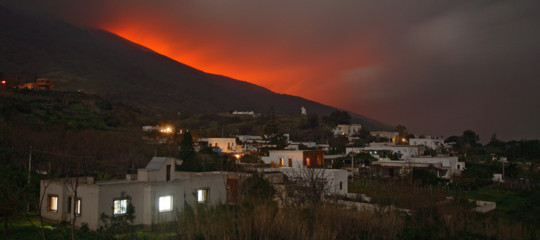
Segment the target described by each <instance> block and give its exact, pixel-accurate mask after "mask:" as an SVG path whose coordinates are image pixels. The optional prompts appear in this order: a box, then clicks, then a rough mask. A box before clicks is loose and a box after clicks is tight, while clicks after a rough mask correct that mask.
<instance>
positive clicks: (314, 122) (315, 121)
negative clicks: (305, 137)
mask: <svg viewBox="0 0 540 240" xmlns="http://www.w3.org/2000/svg"><path fill="white" fill-rule="evenodd" d="M317 127H319V115H317V114H309V115H308V116H307V119H305V122H304V123H303V124H302V126H301V128H303V129H315V128H317Z"/></svg>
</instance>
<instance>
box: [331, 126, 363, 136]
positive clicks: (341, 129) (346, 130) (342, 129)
mask: <svg viewBox="0 0 540 240" xmlns="http://www.w3.org/2000/svg"><path fill="white" fill-rule="evenodd" d="M361 129H362V125H360V124H339V125H337V126H336V127H335V128H334V136H339V135H343V136H347V137H351V136H354V135H357V134H359V133H360V130H361Z"/></svg>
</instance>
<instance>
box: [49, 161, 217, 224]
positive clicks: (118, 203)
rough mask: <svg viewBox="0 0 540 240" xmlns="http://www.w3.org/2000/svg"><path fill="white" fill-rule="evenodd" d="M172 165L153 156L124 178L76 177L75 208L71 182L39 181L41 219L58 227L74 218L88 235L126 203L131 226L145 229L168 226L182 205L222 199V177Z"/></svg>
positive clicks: (125, 206)
mask: <svg viewBox="0 0 540 240" xmlns="http://www.w3.org/2000/svg"><path fill="white" fill-rule="evenodd" d="M177 161H178V160H176V159H173V158H163V157H154V158H152V160H151V161H150V162H149V163H148V165H147V166H146V168H143V169H139V171H138V174H132V175H128V176H127V177H126V179H120V180H111V181H97V182H96V181H94V178H93V177H81V178H78V181H79V186H78V188H77V199H76V205H75V204H74V203H75V202H74V201H75V200H74V198H75V196H74V195H75V194H74V189H73V187H72V186H73V185H72V183H74V182H75V181H76V179H75V178H69V179H48V180H41V191H40V195H41V198H42V199H43V201H44V202H43V207H42V209H41V214H42V216H43V218H45V219H47V220H49V221H53V222H58V223H59V222H64V221H71V220H72V217H73V213H76V214H77V218H76V222H75V225H76V226H79V227H80V226H81V224H82V223H86V224H88V227H89V228H90V229H91V230H96V229H98V228H99V226H100V225H101V224H102V223H100V220H99V219H100V216H101V214H106V215H109V216H114V215H122V214H126V211H127V207H128V204H132V205H133V206H134V207H135V220H134V224H135V225H143V226H145V227H149V226H152V225H155V224H159V223H164V222H171V221H174V220H175V219H176V214H177V212H178V211H181V210H182V209H183V208H184V207H185V206H187V205H194V204H217V203H220V202H225V201H226V200H227V190H226V187H225V185H226V182H225V181H226V178H227V173H222V172H206V173H187V172H176V171H175V167H174V166H175V164H176V163H177ZM137 175H138V176H137ZM122 193H125V195H123V194H122ZM127 196H129V198H128V197H127ZM74 205H75V207H73V206H74Z"/></svg>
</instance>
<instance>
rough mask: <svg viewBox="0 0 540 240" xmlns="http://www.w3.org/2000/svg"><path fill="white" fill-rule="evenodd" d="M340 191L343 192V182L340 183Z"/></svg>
mask: <svg viewBox="0 0 540 240" xmlns="http://www.w3.org/2000/svg"><path fill="white" fill-rule="evenodd" d="M339 190H343V182H339Z"/></svg>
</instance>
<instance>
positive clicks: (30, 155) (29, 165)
mask: <svg viewBox="0 0 540 240" xmlns="http://www.w3.org/2000/svg"><path fill="white" fill-rule="evenodd" d="M31 169H32V146H30V154H28V184H30V174H31V172H30V171H31Z"/></svg>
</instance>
